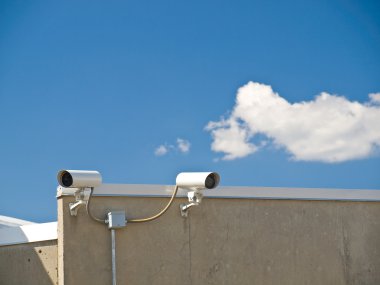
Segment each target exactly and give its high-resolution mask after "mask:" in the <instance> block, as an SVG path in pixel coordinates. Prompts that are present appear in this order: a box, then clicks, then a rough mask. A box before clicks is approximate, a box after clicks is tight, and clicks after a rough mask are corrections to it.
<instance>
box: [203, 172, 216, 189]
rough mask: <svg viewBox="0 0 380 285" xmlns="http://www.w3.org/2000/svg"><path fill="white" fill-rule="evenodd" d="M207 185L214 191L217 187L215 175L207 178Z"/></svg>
mask: <svg viewBox="0 0 380 285" xmlns="http://www.w3.org/2000/svg"><path fill="white" fill-rule="evenodd" d="M205 185H206V188H207V189H212V188H214V187H215V176H214V174H213V173H211V174H210V175H209V176H207V178H206V181H205Z"/></svg>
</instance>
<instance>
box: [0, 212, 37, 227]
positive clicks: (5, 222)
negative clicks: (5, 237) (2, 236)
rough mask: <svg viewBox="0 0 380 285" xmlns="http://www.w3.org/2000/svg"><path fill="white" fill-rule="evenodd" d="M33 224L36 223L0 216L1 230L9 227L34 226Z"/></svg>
mask: <svg viewBox="0 0 380 285" xmlns="http://www.w3.org/2000/svg"><path fill="white" fill-rule="evenodd" d="M32 224H35V223H34V222H30V221H25V220H20V219H16V218H12V217H8V216H2V215H0V229H3V228H9V227H19V226H24V225H32Z"/></svg>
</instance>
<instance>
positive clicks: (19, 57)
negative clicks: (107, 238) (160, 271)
mask: <svg viewBox="0 0 380 285" xmlns="http://www.w3.org/2000/svg"><path fill="white" fill-rule="evenodd" d="M379 51H380V4H379V2H378V1H348V0H347V1H344V0H334V1H290V2H289V1H287V2H284V1H1V3H0V130H1V136H0V171H1V173H2V185H1V188H0V189H1V190H0V191H1V199H0V214H1V215H9V216H14V217H17V218H24V219H30V220H33V221H38V222H44V221H53V220H55V219H56V201H55V194H56V193H55V191H56V186H57V182H56V178H55V176H56V173H57V171H58V170H60V169H95V170H99V171H100V172H101V173H102V174H103V181H104V182H105V183H138V184H174V182H175V176H176V174H177V173H178V172H181V171H207V170H213V171H218V172H220V174H221V176H222V182H221V184H222V185H238V186H242V185H245V186H284V187H327V188H357V189H380V155H379V144H380V140H379V135H380V134H379V132H380V131H379V128H378V125H379V124H380V117H379V104H378V103H379V100H378V99H379V92H380V52H379ZM251 81H252V82H253V83H251V86H253V87H257V88H256V89H255V88H253V89H249V88H248V87H247V86H249V84H248V83H249V82H251ZM247 84H248V85H247ZM244 86H245V87H244ZM260 86H261V87H263V88H264V89H265V90H267V91H268V90H269V91H268V94H267V96H268V97H264V96H263V95H262V94H261V91H260V90H264V89H260V88H261V87H260ZM259 87H260V88H259ZM239 88H242V89H239ZM238 90H240V91H241V92H242V94H243V93H244V94H243V95H241V99H242V100H241V102H240V103H239V104H238V103H237V101H236V99H237V92H238ZM322 92H326V93H325V94H327V95H325V96H324V97H323V96H321V95H320V94H321V93H322ZM368 94H372V100H371V99H370V98H369V97H368ZM318 96H319V97H318ZM337 96H344V98H343V97H337ZM317 98H319V101H318V100H317ZM340 99H341V100H340ZM257 100H258V101H257ZM249 102H259V103H257V104H256V103H255V104H253V105H252V104H251V103H249ZM268 102H272V103H273V104H272V105H271V106H269V107H268V106H267V105H268V104H267V103H268ZM302 102H303V103H302ZM355 102H357V103H355ZM250 104H251V105H250ZM277 104H280V105H281V104H282V105H281V106H285V107H284V108H282V109H281V108H280V107H278V106H279V105H277ZM252 108H256V109H252ZM268 108H269V109H268ZM279 109H281V110H283V112H278V110H279ZM268 110H271V111H268ZM299 110H303V111H299ZM308 110H310V112H309V111H308ZM337 110H338V111H337ZM347 113H350V114H351V115H352V116H351V117H352V118H354V119H352V121H350V120H351V119H347V118H348V117H346V114H347ZM272 114H273V116H272ZM326 114H330V115H326ZM347 116H348V115H347ZM290 117H291V118H294V120H291V119H290ZM351 117H350V118H351ZM347 120H348V121H349V123H347V124H346V123H345V122H346V121H347ZM377 120H378V122H379V123H378V124H377V123H376V122H377ZM331 121H334V122H336V123H334V124H330V122H331ZM210 122H214V123H215V124H219V125H217V126H216V125H214V128H210ZM258 122H261V123H260V124H257V123H258ZM273 122H274V123H273ZM277 122H281V124H280V125H278V126H277ZM294 122H296V123H294ZM298 122H302V124H301V123H300V125H298ZM316 122H318V124H316V125H315V124H314V123H316ZM294 124H295V125H294ZM347 125H348V127H347ZM351 125H352V126H353V127H351ZM206 126H209V128H208V129H207V128H206ZM314 126H316V128H315V129H318V130H320V133H322V134H323V135H319V134H320V133H315V132H314V131H313V130H314ZM297 130H300V132H297ZM308 130H309V131H308ZM213 131H214V132H213ZM236 134H238V136H237V137H234V136H235V135H236ZM298 138H299V139H298ZM178 139H182V141H180V142H182V144H180V145H181V147H182V150H181V148H180V147H179V144H178ZM329 141H331V142H332V144H336V145H337V147H336V148H333V149H331V150H330V149H329V150H328V151H326V152H323V153H320V151H319V150H321V149H325V148H326V147H327V148H328V146H326V142H329ZM184 144H185V147H184ZM340 145H342V147H340ZM309 146H312V147H310V148H309ZM362 146H363V149H361V148H362ZM160 147H161V150H163V149H165V150H166V153H164V152H165V151H161V152H160V151H158V152H157V149H158V148H160ZM245 148H246V150H247V151H246V152H244V149H245Z"/></svg>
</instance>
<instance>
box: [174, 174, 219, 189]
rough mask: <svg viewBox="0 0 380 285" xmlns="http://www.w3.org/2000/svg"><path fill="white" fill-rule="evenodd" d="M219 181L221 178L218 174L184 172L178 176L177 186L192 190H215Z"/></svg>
mask: <svg viewBox="0 0 380 285" xmlns="http://www.w3.org/2000/svg"><path fill="white" fill-rule="evenodd" d="M219 181H220V176H219V174H218V173H216V172H182V173H180V174H178V175H177V179H176V185H177V186H178V187H180V188H187V189H191V190H202V189H206V188H207V189H213V188H215V187H216V186H218V184H219Z"/></svg>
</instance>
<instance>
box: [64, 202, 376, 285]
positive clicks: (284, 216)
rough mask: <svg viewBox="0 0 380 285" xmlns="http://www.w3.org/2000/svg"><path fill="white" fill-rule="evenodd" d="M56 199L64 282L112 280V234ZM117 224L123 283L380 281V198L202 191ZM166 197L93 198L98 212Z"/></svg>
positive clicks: (137, 210)
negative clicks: (192, 199) (196, 197)
mask: <svg viewBox="0 0 380 285" xmlns="http://www.w3.org/2000/svg"><path fill="white" fill-rule="evenodd" d="M72 201H73V197H61V198H59V199H58V252H59V255H58V265H59V266H58V268H59V284H61V285H63V284H65V285H77V284H94V285H95V284H102V285H104V284H111V238H110V231H109V230H108V229H107V227H106V226H105V225H102V224H98V223H96V222H93V221H92V220H90V218H89V217H88V216H87V214H86V213H85V210H84V209H80V210H79V212H78V216H77V217H72V216H70V214H69V210H68V203H69V202H72ZM181 201H182V202H183V201H185V200H184V199H177V200H176V201H175V203H174V205H173V206H172V208H171V209H170V210H169V211H168V213H166V214H165V215H164V216H162V217H161V218H160V219H159V220H156V221H153V222H149V223H143V224H129V225H127V227H126V228H124V229H120V230H117V231H116V250H117V253H116V254H117V278H118V279H117V281H118V284H128V285H132V284H136V285H142V284H149V285H152V284H163V285H164V284H165V285H167V284H184V285H186V284H196V285H199V284H292V285H294V284H324V285H325V284H337V285H338V284H380V219H379V217H380V202H336V201H295V200H254V199H204V200H203V203H202V205H201V206H199V207H197V208H192V209H191V210H190V214H189V218H187V219H184V218H182V217H181V216H180V214H179V209H178V207H179V203H180V202H181ZM166 202H167V199H166V198H127V197H93V200H92V208H93V213H94V215H96V216H104V214H105V213H107V212H108V211H110V210H121V209H126V211H127V217H129V218H131V217H134V218H135V217H144V216H147V215H149V214H152V213H155V212H156V211H157V210H158V209H159V208H160V207H162V206H163V205H164V204H165V203H166Z"/></svg>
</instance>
